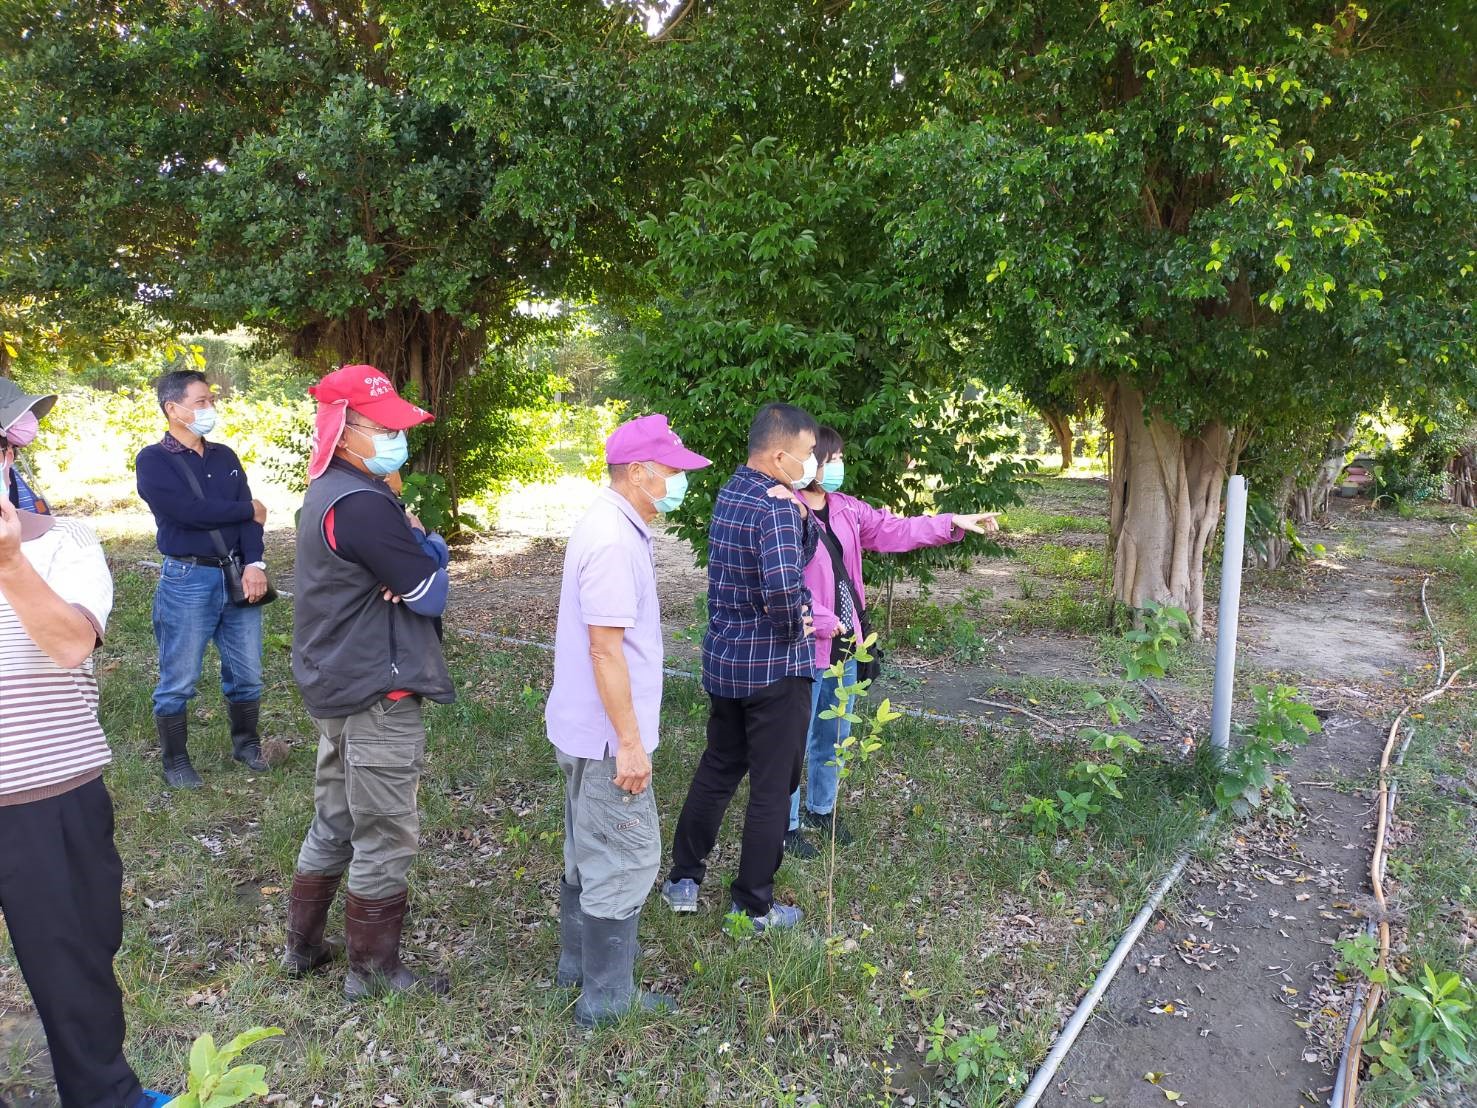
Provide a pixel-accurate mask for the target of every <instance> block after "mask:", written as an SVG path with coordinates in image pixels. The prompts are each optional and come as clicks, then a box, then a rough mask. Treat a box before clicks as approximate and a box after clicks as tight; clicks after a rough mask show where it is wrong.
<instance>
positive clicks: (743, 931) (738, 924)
mask: <svg viewBox="0 0 1477 1108" xmlns="http://www.w3.org/2000/svg"><path fill="white" fill-rule="evenodd" d="M756 930H757V928H755V926H754V917H753V916H751V915H749V913H748V912H742V911H740V912H729V913H727V914H726V915H724V917H723V931H724V933H725V934H726V935H727V936H728V937H729V938H730V939H752V938H753V937H754V934H755V932H756Z"/></svg>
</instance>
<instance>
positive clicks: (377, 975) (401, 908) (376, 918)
mask: <svg viewBox="0 0 1477 1108" xmlns="http://www.w3.org/2000/svg"><path fill="white" fill-rule="evenodd" d="M406 908H407V897H406V894H405V893H397V894H396V895H395V896H387V897H384V898H382V899H380V900H368V899H366V898H364V897H362V896H356V895H355V894H354V893H353V892H350V893H349V899H348V900H347V902H346V903H345V906H344V933H345V935H346V936H347V938H348V940H349V973H348V976H347V977H345V978H344V996H346V997H348V998H349V999H350V1000H363V999H364V998H366V997H377V996H384V995H385V994H386V993H405V992H411V991H422V992H429V993H434V994H436V995H437V996H445V995H446V994H447V993H448V992H450V991H451V985H450V983H449V982H448V981H447V980H446V978H445V977H442V976H439V975H428V976H424V977H418V976H417V975H415V974H413V973H411V972H410V970H408V969H406V968H405V967H404V966H403V965H401V964H400V932H401V930H402V929H403V928H404V926H405V912H406Z"/></svg>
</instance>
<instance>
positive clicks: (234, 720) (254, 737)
mask: <svg viewBox="0 0 1477 1108" xmlns="http://www.w3.org/2000/svg"><path fill="white" fill-rule="evenodd" d="M226 708H227V710H228V711H229V713H230V716H231V757H232V758H235V759H236V761H238V762H240V763H241V764H242V765H243V766H245V767H246V768H247V769H249V770H251V771H252V772H253V773H266V772H267V770H268V769H269V768H270V767H269V766H268V765H267V763H266V761H265V760H263V758H262V737H261V735H260V734H259V733H258V731H257V721H258V720H260V719H261V711H262V702H261V701H260V700H243V701H241V702H240V703H237V702H235V701H232V702H231V703H229V704H227V705H226Z"/></svg>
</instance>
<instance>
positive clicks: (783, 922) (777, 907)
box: [728, 904, 805, 935]
mask: <svg viewBox="0 0 1477 1108" xmlns="http://www.w3.org/2000/svg"><path fill="white" fill-rule="evenodd" d="M728 910H729V911H730V912H742V911H743V909H742V908H740V907H739V906H738V905H737V904H730V905H729V907H728ZM749 918H750V919H751V920H753V921H754V934H756V935H759V934H762V933H763V932H765V931H768V930H769V929H770V928H771V927H772V928H774V929H775V930H776V931H788V930H789V929H790V928H792V927H797V926H799V924H800V921H801V920H803V919H804V918H805V913H804V912H802V911H801V910H800V909H799V908H796V907H794V906H793V905H791V904H771V905H770V906H769V911H767V912H765V913H764V915H762V916H750V917H749Z"/></svg>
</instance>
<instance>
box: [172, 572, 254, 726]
mask: <svg viewBox="0 0 1477 1108" xmlns="http://www.w3.org/2000/svg"><path fill="white" fill-rule="evenodd" d="M154 638H155V640H156V641H157V642H158V644H159V685H158V687H157V688H156V689H155V690H154V714H155V715H156V716H176V715H179V714H180V713H181V712H183V711H184V710H185V708H186V706H187V705H188V704H189V703H190V701H191V700H192V699H193V698H194V696H195V685H196V683H197V682H198V681H199V680H200V671H201V669H202V668H203V667H204V664H205V648H206V646H208V645H209V644H210V641H211V640H212V639H214V640H215V648H216V650H217V651H218V652H219V654H220V656H221V690H222V691H223V692H224V693H225V694H226V699H227V700H229V701H231V702H232V703H245V702H249V701H253V700H260V699H261V698H262V610H261V609H260V608H255V607H253V608H238V607H236V606H235V605H234V604H232V603H231V602H230V601H229V600H228V599H227V598H226V583H225V574H224V572H222V571H221V570H219V569H217V568H216V567H215V566H197V565H193V564H191V563H190V562H179V561H175V559H173V558H165V559H164V565H163V566H162V567H161V568H160V570H159V587H158V589H157V590H156V591H155V593H154Z"/></svg>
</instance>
